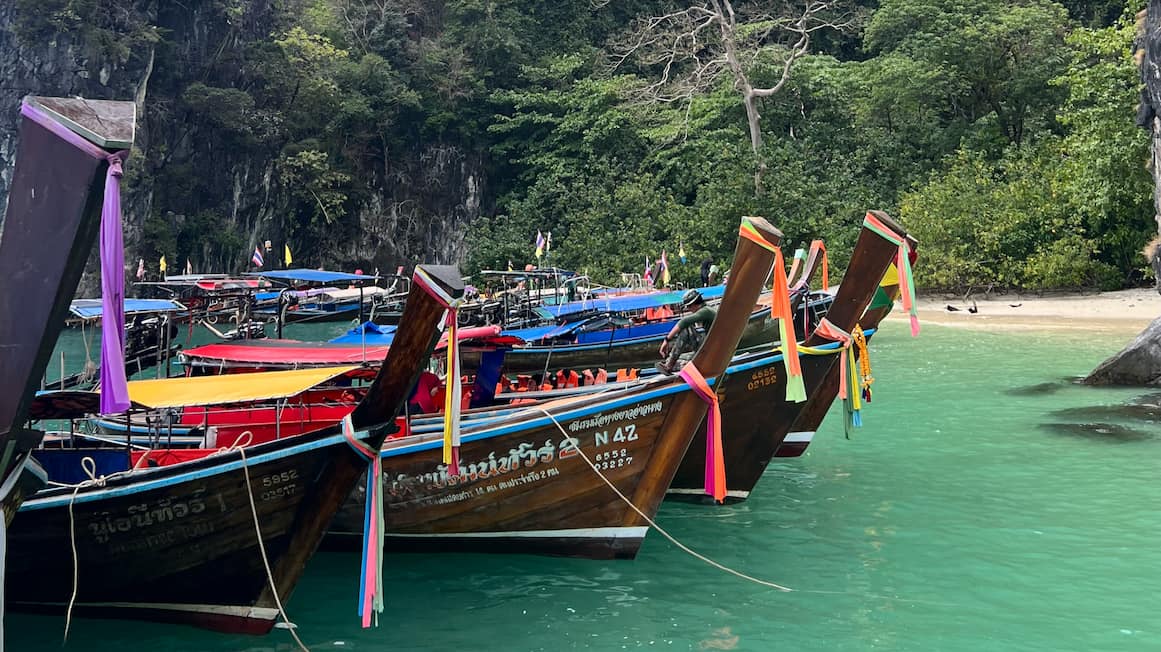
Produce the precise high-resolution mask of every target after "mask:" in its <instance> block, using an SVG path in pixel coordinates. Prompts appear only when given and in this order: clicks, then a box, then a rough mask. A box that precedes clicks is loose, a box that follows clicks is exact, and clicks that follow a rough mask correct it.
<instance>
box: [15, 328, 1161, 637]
mask: <svg viewBox="0 0 1161 652" xmlns="http://www.w3.org/2000/svg"><path fill="white" fill-rule="evenodd" d="M312 328H316V329H318V328H323V327H321V326H315V327H312ZM328 328H330V327H328ZM336 328H337V329H338V330H341V328H342V327H341V326H340V327H334V328H331V330H334V329H336ZM905 330H906V329H905V327H904V325H903V324H902V323H901V322H892V323H890V324H888V325H887V327H886V328H885V329H884V331H883V332H882V333H881V334H880V335H879V336H878V337H876V339H875V342H874V344H873V351H872V361H873V366H874V369H873V371H874V375H875V377H876V378H877V382H876V384H875V390H876V393H875V397H874V401H873V403H872V404H871V405H870V406H869V408H868V409H867V411H866V413H865V427H864V428H862V429H861V430H858V431H855V433H854V434H853V437H852V439H851V440H849V441H848V440H846V439H844V437H843V433H842V422H841V419H840V418H839V414H838V413H837V411H835V412H832V413H831V415H830V417H829V418H828V419H827V421H826V422H825V424H824V426H823V428H822V429H821V430H820V432H819V434H818V437H817V438H816V439H815V443H814V444H813V445H812V446H811V448H810V449H809V452H808V454H807V455H806V456H804V457H802V458H799V459H792V460H787V461H783V462H778V463H776V464H773V465H772V466H771V467H770V468H769V469H768V470H767V472H766V476H765V477H764V478H763V481H762V483H761V484H760V485H759V486H758V488H757V490H756V491H755V493H754V494H753V495H752V497H751V498H750V500H749V501H747V502H745V503H743V504H741V505H737V506H728V507H718V508H707V507H701V506H692V505H682V504H668V503H667V504H665V505H664V507H663V508H662V510H661V512H660V514H659V516H658V521H659V523H660V524H661V525H662V526H663V527H665V528H667V529H668V530H669V531H670V532H671V533H672V534H673V535H674V536H676V537H677V538H678V539H680V540H681V541H683V542H684V543H686V544H687V545H689V546H691V547H692V548H694V549H696V550H698V551H700V552H702V553H704V554H706V555H708V556H710V557H712V558H714V559H716V560H718V561H720V562H722V563H723V564H726V565H728V566H730V567H733V568H736V569H739V570H741V571H744V572H746V573H750V574H752V575H755V576H757V577H761V578H763V579H767V580H770V581H774V582H778V583H781V584H785V585H788V586H790V587H792V588H795V589H797V591H796V592H793V593H781V592H777V591H774V590H771V589H768V588H766V587H762V586H757V585H754V584H751V583H748V582H745V581H743V580H740V579H738V578H736V577H733V576H731V575H727V574H724V573H722V572H721V571H719V570H716V569H714V568H711V567H709V566H707V565H705V564H704V563H702V562H700V561H698V560H696V559H693V558H691V557H690V556H688V555H687V554H685V553H683V552H681V551H680V550H678V549H677V548H675V547H674V546H673V545H671V544H670V543H669V542H667V541H666V540H664V539H663V538H662V537H660V536H657V534H656V533H651V534H650V535H649V537H648V539H647V540H646V542H645V545H644V547H643V549H642V550H641V554H640V555H639V556H638V558H637V559H636V560H635V561H620V562H590V561H583V560H570V559H553V558H538V557H523V556H508V557H502V556H480V555H455V556H452V555H446V556H436V555H406V556H392V557H388V559H387V570H386V575H385V578H384V584H385V586H386V587H387V590H388V598H387V610H386V612H385V614H384V624H383V626H382V627H380V628H379V629H374V630H361V629H360V628H359V627H358V620H357V618H356V613H355V611H356V593H357V589H358V578H357V566H358V563H359V559H358V558H357V556H356V555H352V554H335V553H332V554H321V555H319V556H317V557H315V558H314V559H313V560H312V562H311V564H310V566H309V568H308V570H307V573H306V575H305V577H304V578H303V580H302V582H301V583H300V585H299V587H298V589H297V590H296V591H295V593H294V596H293V598H292V599H291V600H290V602H289V604H288V605H287V609H288V611H289V613H290V616H291V618H292V619H293V620H294V621H295V622H296V623H297V624H298V625H299V632H300V635H301V636H302V638H303V639H304V641H306V643H307V644H308V645H309V646H310V647H311V648H312V649H313V650H376V651H379V650H382V651H387V650H449V649H453V648H461V649H480V650H552V651H557V650H569V649H593V650H622V649H667V650H729V649H737V650H772V649H780V650H924V651H927V650H949V651H958V650H963V651H971V652H977V651H979V650H1052V651H1056V650H1158V649H1161V609H1159V608H1158V607H1161V601H1159V589H1158V587H1159V586H1161V546H1159V545H1158V542H1159V541H1161V484H1159V483H1158V482H1157V479H1158V477H1159V476H1161V474H1159V470H1161V468H1159V466H1161V428H1158V425H1157V424H1156V423H1154V422H1152V421H1148V420H1137V419H1128V418H1113V417H1109V416H1107V415H1102V416H1101V417H1100V419H1099V421H1100V423H1107V424H1110V425H1094V424H1092V423H1090V422H1089V421H1087V420H1084V419H1078V418H1077V417H1076V416H1075V415H1074V414H1057V412H1058V411H1060V410H1064V409H1069V408H1078V407H1085V406H1117V405H1121V404H1125V403H1131V402H1133V401H1136V400H1137V399H1138V398H1139V397H1141V396H1143V395H1145V394H1147V392H1145V391H1144V390H1124V389H1092V388H1086V387H1079V386H1074V385H1071V384H1070V383H1069V382H1068V379H1069V378H1071V377H1073V376H1077V375H1082V374H1084V373H1086V372H1087V371H1088V370H1089V369H1091V368H1092V367H1093V366H1094V365H1095V364H1096V363H1097V362H1099V361H1100V360H1101V359H1103V358H1104V357H1105V356H1106V355H1108V354H1111V353H1113V352H1115V351H1116V350H1117V349H1118V348H1119V346H1120V345H1121V344H1122V343H1123V342H1124V341H1126V340H1127V339H1128V337H1129V335H1126V334H1118V335H1116V336H1101V337H1100V338H1099V339H1098V337H1096V336H1093V335H1075V334H1065V335H1061V334H1031V333H1022V334H988V333H973V332H971V331H964V330H957V329H949V328H941V327H938V326H926V327H925V328H924V331H923V333H922V335H921V336H920V337H919V338H918V339H914V340H913V339H911V338H910V337H909V336H907V334H906V333H905ZM300 336H302V335H300ZM1158 402H1161V401H1158ZM727 418H728V415H727ZM1051 424H1058V425H1057V426H1052V425H1051ZM1111 426H1119V428H1118V427H1111ZM60 563H62V564H68V563H70V561H69V560H67V559H61V560H60ZM207 581H213V580H212V577H207ZM6 623H7V630H8V631H7V635H8V644H9V649H10V650H49V649H60V640H61V632H62V629H63V625H64V619H63V618H62V617H48V616H26V615H19V614H13V615H9V616H8V618H7V621H6ZM72 627H73V629H72V635H71V638H70V642H69V644H68V645H67V646H65V649H68V650H84V651H86V652H98V651H116V652H124V651H125V650H130V649H137V650H171V651H174V652H184V651H194V650H197V651H203V650H212V651H216V650H237V651H247V652H258V651H263V652H265V651H275V650H278V651H284V650H291V649H294V648H293V647H292V642H291V640H290V637H289V636H288V635H287V633H286V632H284V631H275V632H274V633H273V634H271V635H270V636H266V637H263V638H250V637H232V636H224V635H219V634H213V633H209V632H203V631H199V630H195V629H191V628H183V627H176V626H165V625H154V624H148V623H134V622H128V621H124V622H119V621H98V620H88V619H76V620H74V622H73V625H72Z"/></svg>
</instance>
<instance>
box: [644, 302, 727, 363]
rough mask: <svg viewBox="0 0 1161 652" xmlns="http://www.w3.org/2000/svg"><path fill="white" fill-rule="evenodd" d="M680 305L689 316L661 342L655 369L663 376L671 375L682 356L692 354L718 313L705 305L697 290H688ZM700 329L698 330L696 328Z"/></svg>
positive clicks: (682, 319)
mask: <svg viewBox="0 0 1161 652" xmlns="http://www.w3.org/2000/svg"><path fill="white" fill-rule="evenodd" d="M681 305H682V306H683V307H684V308H685V309H686V310H688V311H690V314H688V315H686V316H684V317H682V318H681V319H680V320H679V321H678V322H677V323H676V324H674V325H673V328H671V329H670V330H669V332H668V333H667V334H666V335H665V340H664V341H663V342H661V349H660V351H659V352H660V353H661V357H662V358H664V360H662V361H661V362H658V363H657V369H658V371H660V372H661V373H664V374H672V373H674V372H675V371H677V369H678V360H679V358H681V356H682V355H683V354H686V353H689V354H693V353H694V352H696V351H697V349H698V348H699V347H700V346H701V342H702V340H703V339H705V331H708V330H709V327H710V325H711V324H713V323H714V317H717V315H718V311H716V310H714V309H713V308H710V307H709V306H707V305H706V303H705V299H704V298H702V296H701V293H700V292H698V291H697V290H689V291H687V292H686V293H685V294H684V295H683V296H682V297H681ZM699 326H700V327H701V329H700V330H699V329H698V327H699Z"/></svg>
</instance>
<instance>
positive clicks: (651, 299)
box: [544, 285, 726, 317]
mask: <svg viewBox="0 0 1161 652" xmlns="http://www.w3.org/2000/svg"><path fill="white" fill-rule="evenodd" d="M697 291H698V292H701V296H702V297H704V298H705V299H707V300H708V299H717V298H719V297H721V296H722V294H724V293H725V291H726V286H725V285H711V286H709V287H704V288H697ZM685 292H686V291H685V290H675V291H673V292H650V293H648V294H629V295H624V296H612V297H600V298H597V299H588V300H585V301H570V302H568V303H562V304H560V305H559V306H544V309H545V310H547V311H548V312H549V313H551V314H552V315H553V316H555V317H565V316H567V315H573V314H576V313H581V312H589V311H591V310H598V311H602V312H628V311H630V310H645V309H646V308H660V307H661V306H671V305H674V304H679V303H681V295H682V294H684V293H685Z"/></svg>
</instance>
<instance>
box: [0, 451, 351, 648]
mask: <svg viewBox="0 0 1161 652" xmlns="http://www.w3.org/2000/svg"><path fill="white" fill-rule="evenodd" d="M336 456H342V457H354V453H353V452H351V451H350V450H349V449H348V446H347V444H346V443H345V441H344V440H343V439H342V436H341V435H330V436H328V437H325V438H320V439H313V440H312V439H310V438H301V439H300V440H299V441H296V442H293V444H291V445H287V444H286V443H284V442H278V443H277V445H275V446H271V447H255V448H253V449H251V450H249V451H248V452H247V457H248V464H247V466H248V471H249V474H250V482H251V485H252V487H253V491H254V494H253V497H254V504H255V507H256V511H257V518H258V520H259V521H260V522H261V524H262V538H263V542H264V544H265V546H266V554H267V556H268V558H269V560H270V564H271V567H272V568H273V569H275V575H276V576H279V575H280V574H281V573H285V572H286V569H284V568H283V566H284V563H283V562H284V561H285V560H286V557H287V553H288V551H289V550H290V549H291V539H292V536H293V535H295V533H296V531H298V530H300V529H301V528H303V527H313V528H314V529H315V530H316V533H315V534H316V536H315V537H314V538H315V545H317V540H318V539H319V538H321V535H322V530H323V529H324V528H325V527H326V523H324V522H317V521H318V519H317V516H316V514H315V512H314V510H315V508H317V507H318V504H319V503H318V498H319V496H320V495H321V494H326V493H328V492H332V491H334V490H335V488H334V487H332V486H327V485H326V484H325V483H326V481H327V480H328V479H329V477H330V476H329V475H328V474H327V473H325V471H326V469H327V467H329V466H332V465H333V464H334V463H335V458H336ZM79 457H80V454H78V461H79ZM214 457H215V458H217V459H215V458H210V459H207V460H203V461H201V462H195V463H189V464H183V465H180V466H173V467H163V468H160V469H155V470H150V471H145V472H137V473H134V474H133V477H132V478H131V479H130V478H125V479H122V480H120V481H119V480H118V479H112V480H110V481H109V482H108V484H107V485H106V486H104V487H96V486H92V487H86V488H83V489H81V490H80V491H78V492H77V493H76V496H75V498H74V497H73V495H72V493H73V492H72V490H69V489H58V490H54V491H51V492H42V493H41V494H40V495H38V496H35V497H33V498H30V499H28V500H27V501H26V502H25V504H24V505H23V507H21V509H20V511H19V513H18V514H17V516H16V518H15V520H14V521H13V528H12V530H11V531H10V532H9V548H8V558H9V560H10V562H11V563H10V565H9V567H8V574H7V591H8V604H9V605H10V606H11V607H13V608H16V609H26V610H34V611H60V610H62V609H63V608H64V607H65V606H66V605H67V603H68V601H69V597H70V594H71V593H72V590H73V563H72V559H73V553H72V549H71V543H70V542H71V538H72V537H73V536H75V539H76V551H77V558H76V559H77V568H78V571H79V572H78V580H77V585H76V604H75V607H74V613H76V614H89V615H101V616H113V617H128V618H136V619H147V620H159V621H165V622H174V623H184V624H190V625H197V626H200V627H206V628H209V629H215V630H221V631H227V632H238V633H250V634H257V633H265V632H267V631H269V630H270V628H271V627H272V626H273V624H274V622H275V619H276V618H277V617H278V610H277V608H276V605H275V604H274V602H273V601H272V600H271V599H270V596H269V580H268V579H267V576H266V571H265V568H264V566H263V562H262V556H261V554H260V552H259V548H258V539H257V535H256V532H255V529H254V516H253V512H252V511H251V507H250V500H249V498H248V497H247V492H246V480H245V477H244V475H243V474H244V471H243V466H242V461H241V458H240V456H239V455H238V453H236V452H234V453H226V454H222V455H219V456H214ZM348 489H349V487H348ZM70 504H71V511H72V514H71V517H70ZM312 522H314V525H313V526H312V525H311V524H312ZM312 550H313V548H312ZM208 578H212V580H209V579H208ZM289 584H290V586H292V585H293V581H291V582H290V583H289ZM290 586H287V584H283V585H282V587H281V590H282V593H283V595H282V597H283V599H284V600H285V599H286V594H288V593H289V590H290Z"/></svg>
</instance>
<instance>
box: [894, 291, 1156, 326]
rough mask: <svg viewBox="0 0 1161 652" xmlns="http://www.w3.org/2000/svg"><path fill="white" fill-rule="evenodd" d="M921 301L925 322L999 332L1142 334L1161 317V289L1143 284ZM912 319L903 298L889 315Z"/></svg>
mask: <svg viewBox="0 0 1161 652" xmlns="http://www.w3.org/2000/svg"><path fill="white" fill-rule="evenodd" d="M916 306H917V308H918V310H919V322H920V323H921V324H937V325H940V326H950V327H953V328H967V329H974V330H986V331H997V332H1002V331H1099V332H1105V333H1117V334H1122V333H1124V334H1129V335H1136V334H1137V333H1140V332H1141V331H1142V330H1144V329H1145V327H1146V326H1148V325H1149V324H1150V323H1151V322H1152V321H1153V320H1154V319H1156V318H1157V317H1159V316H1161V294H1158V293H1157V291H1156V290H1154V289H1152V288H1141V289H1132V290H1116V291H1114V292H1093V293H1089V294H1081V293H1072V294H1059V295H1045V296H1037V295H1035V294H1006V295H1002V296H995V295H993V296H991V297H989V298H979V297H975V298H974V301H973V300H971V299H969V300H968V301H966V302H965V301H964V300H963V298H962V297H954V298H948V297H947V296H946V295H920V296H919V297H918V298H917V299H916ZM949 308H954V310H952V309H949ZM972 308H974V309H976V312H975V313H973V312H971V309H972ZM906 318H907V317H906V313H904V312H903V309H902V307H901V306H900V305H899V302H896V304H895V309H894V310H892V311H891V314H890V315H888V317H887V319H888V320H900V321H906Z"/></svg>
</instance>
